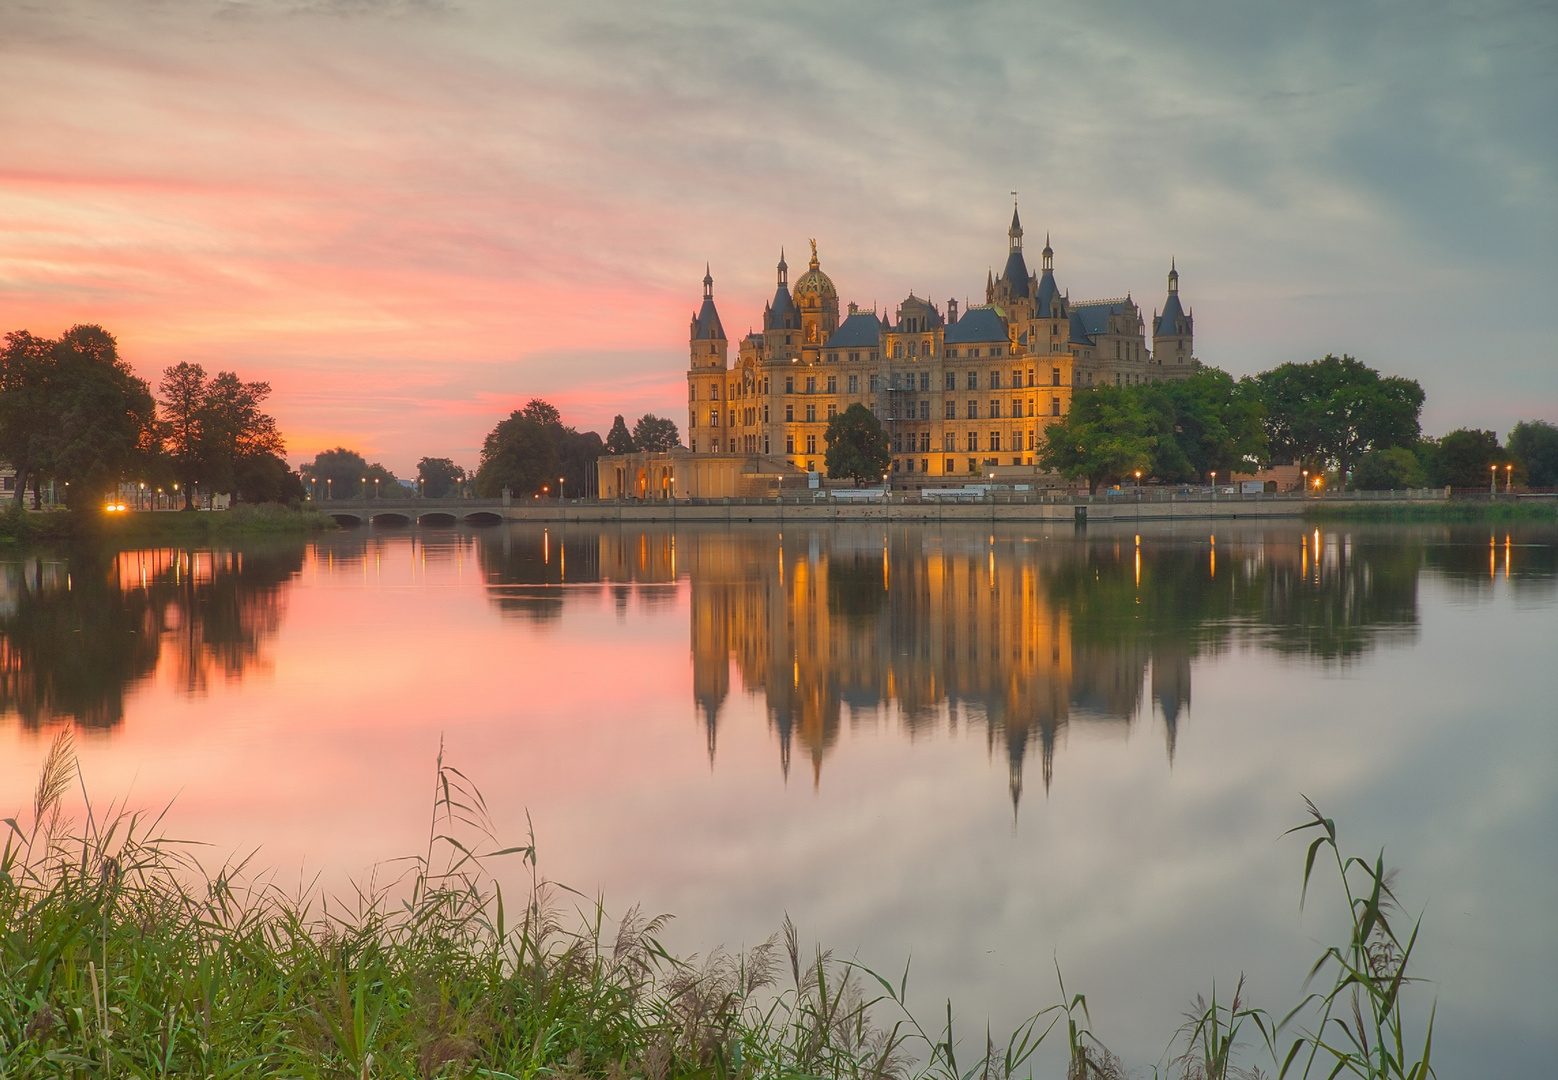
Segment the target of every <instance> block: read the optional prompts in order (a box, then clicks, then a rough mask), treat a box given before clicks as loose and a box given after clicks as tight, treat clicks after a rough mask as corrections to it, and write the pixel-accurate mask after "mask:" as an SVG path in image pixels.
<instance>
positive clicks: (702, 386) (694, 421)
mask: <svg viewBox="0 0 1558 1080" xmlns="http://www.w3.org/2000/svg"><path fill="white" fill-rule="evenodd" d="M728 347H729V342H727V341H726V340H725V328H724V327H723V326H721V325H720V319H719V312H718V311H717V310H715V307H714V276H713V274H711V273H710V272H709V268H708V266H707V265H705V266H704V268H703V306H702V307H701V308H699V309H698V313H697V314H696V315H694V316H693V317H692V326H691V328H690V330H689V332H688V350H687V351H688V365H687V440H688V441H687V445H688V446H689V447H690V448H691V449H692V450H693V451H694V452H703V453H711V452H718V451H719V450H721V449H723V448H724V443H725V440H724V439H723V437H722V436H723V435H724V427H725V425H724V424H723V423H722V421H723V419H724V418H725V415H726V414H725V411H724V405H723V404H722V402H723V400H724V397H725V369H726V365H727V363H728V356H727V349H728Z"/></svg>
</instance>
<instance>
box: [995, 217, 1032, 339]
mask: <svg viewBox="0 0 1558 1080" xmlns="http://www.w3.org/2000/svg"><path fill="white" fill-rule="evenodd" d="M1032 288H1033V281H1032V279H1031V278H1029V276H1028V263H1027V261H1026V260H1025V259H1024V258H1023V255H1022V220H1021V219H1020V218H1019V217H1018V216H1017V204H1016V203H1015V202H1014V203H1013V204H1012V224H1011V228H1009V229H1007V230H1006V266H1005V268H1004V269H1002V271H1001V276H1000V277H998V278H996V279H995V288H994V289H993V290H992V292H991V295H992V301H991V302H993V303H996V304H999V305H1001V306H1002V307H1003V308H1005V309H1006V313H1007V316H1008V318H1013V319H1016V320H1019V321H1021V320H1025V319H1027V318H1028V317H1029V309H1030V306H1031V298H1032V295H1033V294H1032Z"/></svg>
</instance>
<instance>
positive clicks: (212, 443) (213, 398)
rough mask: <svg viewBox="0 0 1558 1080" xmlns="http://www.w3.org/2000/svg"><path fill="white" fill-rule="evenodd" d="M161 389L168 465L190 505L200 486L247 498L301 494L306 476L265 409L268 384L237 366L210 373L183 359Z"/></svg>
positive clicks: (286, 497)
mask: <svg viewBox="0 0 1558 1080" xmlns="http://www.w3.org/2000/svg"><path fill="white" fill-rule="evenodd" d="M159 390H160V392H161V394H162V430H163V432H164V434H165V439H166V448H167V455H168V464H169V466H170V467H171V471H172V475H173V476H175V477H177V479H178V480H179V483H180V486H181V488H182V490H183V492H184V508H185V509H186V510H192V509H194V496H195V492H196V490H197V489H202V488H203V489H204V490H206V491H212V492H228V493H230V494H232V495H233V497H234V498H235V499H236V500H238V501H242V502H286V501H290V500H294V499H298V498H301V497H302V494H303V485H302V482H301V481H300V480H298V479H297V477H295V476H293V475H291V472H292V470H291V468H290V467H289V466H288V465H287V464H286V461H285V459H284V458H283V457H282V454H283V453H285V451H286V445H285V443H284V442H283V441H282V438H281V432H280V431H278V430H277V428H276V420H275V418H274V417H272V416H270V415H269V414H268V413H266V412H264V411H263V410H262V409H261V408H260V406H261V404H262V403H263V402H264V401H265V399H266V398H268V397H269V396H270V392H271V390H270V384H269V383H264V382H244V381H243V380H242V379H240V378H239V377H238V375H237V374H236V373H235V372H231V371H219V372H217V374H216V375H215V376H213V377H211V378H207V377H206V373H205V369H204V368H203V367H201V366H200V365H199V364H190V363H180V364H175V365H173V366H172V367H169V368H167V369H165V370H164V371H163V373H162V383H161V384H160V386H159Z"/></svg>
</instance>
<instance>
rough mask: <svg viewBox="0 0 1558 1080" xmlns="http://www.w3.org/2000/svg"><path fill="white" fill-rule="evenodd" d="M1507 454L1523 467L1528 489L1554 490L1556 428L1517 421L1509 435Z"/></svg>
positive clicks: (1557, 474) (1557, 475)
mask: <svg viewBox="0 0 1558 1080" xmlns="http://www.w3.org/2000/svg"><path fill="white" fill-rule="evenodd" d="M1509 452H1510V453H1511V454H1512V455H1514V457H1515V458H1516V459H1517V460H1518V461H1519V462H1520V464H1521V465H1523V466H1525V472H1526V483H1528V484H1530V485H1531V486H1532V487H1555V486H1558V425H1553V424H1550V423H1548V422H1547V421H1546V420H1530V421H1521V422H1520V423H1518V424H1516V425H1515V430H1513V431H1511V432H1510V433H1509Z"/></svg>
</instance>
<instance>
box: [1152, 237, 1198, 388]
mask: <svg viewBox="0 0 1558 1080" xmlns="http://www.w3.org/2000/svg"><path fill="white" fill-rule="evenodd" d="M1194 361H1195V316H1194V313H1193V312H1186V311H1185V309H1184V308H1183V307H1182V306H1181V305H1180V302H1179V270H1178V268H1177V267H1176V266H1175V265H1174V260H1173V259H1170V260H1169V275H1168V299H1167V300H1165V301H1163V314H1161V315H1155V316H1154V317H1153V320H1152V362H1153V363H1154V364H1157V365H1158V366H1159V367H1161V368H1163V370H1164V374H1165V375H1172V374H1174V372H1175V369H1178V371H1179V373H1180V374H1188V373H1189V370H1190V365H1191V364H1192V363H1194Z"/></svg>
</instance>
